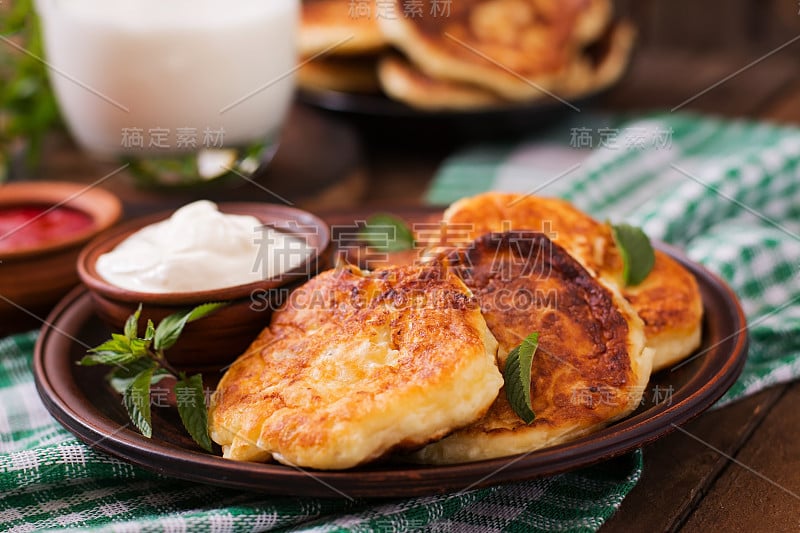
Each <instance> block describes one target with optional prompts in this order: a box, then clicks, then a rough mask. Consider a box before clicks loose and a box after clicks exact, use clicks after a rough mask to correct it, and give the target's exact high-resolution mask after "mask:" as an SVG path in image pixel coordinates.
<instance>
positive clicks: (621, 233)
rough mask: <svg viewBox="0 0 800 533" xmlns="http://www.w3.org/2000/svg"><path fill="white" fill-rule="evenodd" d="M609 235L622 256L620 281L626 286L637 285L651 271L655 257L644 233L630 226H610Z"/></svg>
mask: <svg viewBox="0 0 800 533" xmlns="http://www.w3.org/2000/svg"><path fill="white" fill-rule="evenodd" d="M611 233H612V234H613V235H614V242H615V243H616V244H617V248H619V251H620V254H621V255H622V264H623V267H622V280H623V282H624V283H625V285H626V286H631V285H638V284H640V283H641V282H642V281H644V280H645V278H646V277H647V276H648V275H649V274H650V271H651V270H653V265H655V262H656V255H655V252H654V251H653V245H652V244H650V239H649V238H648V237H647V235H646V234H645V232H643V231H642V230H641V229H640V228H637V227H636V226H631V225H630V224H612V225H611Z"/></svg>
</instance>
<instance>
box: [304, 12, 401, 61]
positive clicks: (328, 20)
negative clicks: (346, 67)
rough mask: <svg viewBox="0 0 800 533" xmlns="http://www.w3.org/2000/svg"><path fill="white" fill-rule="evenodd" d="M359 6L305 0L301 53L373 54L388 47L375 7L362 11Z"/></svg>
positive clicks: (308, 54) (306, 54)
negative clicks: (368, 10)
mask: <svg viewBox="0 0 800 533" xmlns="http://www.w3.org/2000/svg"><path fill="white" fill-rule="evenodd" d="M356 7H357V6H356V3H354V2H350V0H304V1H303V6H302V11H301V24H300V35H299V43H298V48H299V52H300V55H301V56H313V55H315V54H319V53H320V52H323V51H326V50H328V53H329V54H332V55H348V54H370V53H374V52H378V51H380V50H383V49H384V48H386V46H387V44H388V43H387V41H386V39H385V38H384V36H383V33H382V32H381V30H380V27H379V26H378V22H377V20H376V16H375V15H376V13H375V11H374V10H375V6H374V5H372V6H371V10H370V12H369V13H361V12H360V11H357V10H356Z"/></svg>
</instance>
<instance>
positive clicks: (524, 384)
mask: <svg viewBox="0 0 800 533" xmlns="http://www.w3.org/2000/svg"><path fill="white" fill-rule="evenodd" d="M538 346H539V333H537V332H534V333H531V334H530V335H528V336H527V337H525V340H523V341H522V344H520V345H519V346H517V347H516V348H514V349H513V350H511V351H510V352H508V358H506V367H505V369H504V371H503V379H504V380H505V386H506V398H507V399H508V403H509V404H511V408H512V409H514V412H515V413H517V416H519V417H520V418H521V419H522V420H524V421H525V423H526V424H530V423H531V422H533V421H534V420H535V419H536V414H535V413H534V412H533V408H532V406H531V365H532V363H533V354H534V353H535V352H536V348H537V347H538Z"/></svg>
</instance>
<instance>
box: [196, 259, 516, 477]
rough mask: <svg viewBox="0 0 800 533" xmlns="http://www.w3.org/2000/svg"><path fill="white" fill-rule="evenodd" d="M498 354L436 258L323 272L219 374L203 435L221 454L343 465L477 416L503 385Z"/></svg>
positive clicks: (468, 298)
mask: <svg viewBox="0 0 800 533" xmlns="http://www.w3.org/2000/svg"><path fill="white" fill-rule="evenodd" d="M496 351H497V341H496V340H495V339H494V337H493V336H492V334H491V333H490V332H489V330H488V328H487V327H486V322H485V321H484V319H483V317H482V315H481V312H480V308H479V307H478V305H477V302H476V300H475V298H474V297H473V296H472V295H471V293H470V292H469V290H468V289H467V288H466V286H465V285H464V283H463V282H462V281H461V280H460V279H459V278H458V277H457V276H455V275H454V274H453V273H452V272H449V271H448V270H447V269H446V268H444V267H442V266H439V265H433V266H411V267H399V268H388V269H379V270H375V271H374V272H372V273H366V272H362V271H360V270H359V269H357V268H355V267H347V268H342V269H337V270H330V271H327V272H324V273H322V274H320V275H319V276H317V277H315V278H313V279H312V280H310V281H309V282H307V283H306V284H305V285H303V286H302V287H300V288H298V289H297V290H295V291H294V292H293V293H292V296H291V297H290V298H289V301H288V302H287V304H286V306H285V307H283V308H281V309H280V310H278V311H276V312H275V314H274V316H273V318H272V322H271V324H270V327H269V328H267V329H265V330H264V331H263V332H262V333H261V335H259V337H258V338H257V339H256V340H255V342H253V344H252V346H250V348H249V349H248V350H247V352H245V354H243V355H242V356H241V357H240V358H239V359H238V360H237V361H236V362H235V363H234V364H233V365H232V366H231V368H230V369H229V370H228V371H227V373H226V374H225V375H224V376H223V378H222V380H221V381H220V384H219V386H218V387H217V391H216V392H215V394H214V400H213V402H212V407H211V409H210V410H209V430H210V435H211V438H212V439H214V441H216V442H218V443H219V444H220V445H221V446H222V449H223V453H224V456H225V457H227V458H229V459H236V460H244V461H265V460H268V459H270V458H274V459H276V460H278V461H280V462H282V463H285V464H289V465H297V466H303V467H312V468H319V469H338V468H349V467H352V466H355V465H358V464H361V463H364V462H367V461H370V460H372V459H376V458H378V457H381V456H382V455H384V454H386V453H387V452H389V451H390V450H392V449H405V448H409V447H411V448H413V447H418V446H420V445H422V444H425V443H427V442H430V441H431V440H434V439H438V438H441V437H443V436H444V435H446V434H448V433H450V432H451V431H453V430H455V429H457V428H459V427H463V426H465V425H466V424H469V423H470V422H473V421H475V420H476V419H478V418H479V417H480V416H481V415H483V413H485V412H486V410H487V409H488V407H489V406H490V405H491V403H492V402H493V401H494V399H495V398H496V397H497V393H498V390H499V389H500V387H501V386H502V383H503V379H502V376H501V375H500V373H499V371H498V369H497V365H496V361H495V356H496Z"/></svg>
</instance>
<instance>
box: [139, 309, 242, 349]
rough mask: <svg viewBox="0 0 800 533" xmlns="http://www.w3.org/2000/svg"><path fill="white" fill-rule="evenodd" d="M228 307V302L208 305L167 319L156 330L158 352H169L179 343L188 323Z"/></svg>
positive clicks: (175, 314)
mask: <svg viewBox="0 0 800 533" xmlns="http://www.w3.org/2000/svg"><path fill="white" fill-rule="evenodd" d="M226 305H228V302H216V303H208V304H203V305H198V306H197V307H195V308H194V309H189V310H187V311H179V312H177V313H174V314H171V315H169V316H168V317H165V318H164V320H162V321H161V322H159V324H158V327H157V328H156V330H155V336H154V343H153V346H154V347H155V349H156V350H169V349H170V348H172V347H173V346H174V345H175V343H176V342H178V337H180V334H181V333H182V332H183V328H184V327H185V326H186V324H187V323H189V322H194V321H195V320H198V319H200V318H203V317H204V316H207V315H209V314H211V313H213V312H214V311H216V310H217V309H219V308H220V307H224V306H226Z"/></svg>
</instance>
